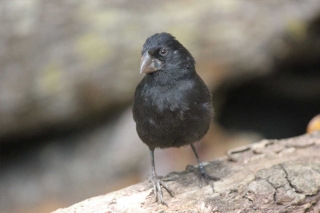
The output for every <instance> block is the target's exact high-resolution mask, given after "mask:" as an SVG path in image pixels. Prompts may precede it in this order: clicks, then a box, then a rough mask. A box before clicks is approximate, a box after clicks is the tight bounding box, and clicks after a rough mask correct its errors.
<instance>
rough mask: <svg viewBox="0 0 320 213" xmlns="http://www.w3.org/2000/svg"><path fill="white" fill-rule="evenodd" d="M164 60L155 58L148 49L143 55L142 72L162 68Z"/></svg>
mask: <svg viewBox="0 0 320 213" xmlns="http://www.w3.org/2000/svg"><path fill="white" fill-rule="evenodd" d="M161 67H162V62H161V61H160V60H158V59H155V58H153V57H152V56H151V55H150V54H149V52H148V51H146V52H145V53H144V54H143V56H142V57H141V64H140V73H150V72H155V71H158V70H159V69H161Z"/></svg>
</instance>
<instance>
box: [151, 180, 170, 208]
mask: <svg viewBox="0 0 320 213" xmlns="http://www.w3.org/2000/svg"><path fill="white" fill-rule="evenodd" d="M150 182H151V183H152V185H153V193H154V195H155V196H156V202H159V199H160V203H162V204H163V205H166V206H168V204H167V203H166V201H165V200H164V199H163V193H162V189H161V186H162V187H163V188H165V189H166V190H167V192H168V193H169V194H170V196H171V197H174V193H173V191H171V189H170V188H169V187H168V186H167V185H166V184H165V183H164V182H163V181H162V180H160V179H159V178H158V177H157V176H151V177H150Z"/></svg>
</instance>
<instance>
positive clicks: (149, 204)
mask: <svg viewBox="0 0 320 213" xmlns="http://www.w3.org/2000/svg"><path fill="white" fill-rule="evenodd" d="M319 153H320V132H314V133H311V134H306V135H302V136H299V137H294V138H289V139H283V140H263V141H260V142H258V143H255V144H252V145H250V146H247V147H241V148H238V149H235V150H230V151H228V153H227V156H225V157H222V158H220V159H216V160H213V161H212V162H209V163H208V164H206V166H205V168H206V170H207V172H208V173H210V174H211V175H213V176H216V177H219V178H221V181H216V182H215V183H214V186H215V187H214V188H215V189H214V192H213V191H212V188H211V187H210V186H209V185H208V186H203V187H202V188H199V186H198V184H197V179H196V176H195V174H194V173H192V172H188V171H183V172H173V173H170V174H169V175H168V176H167V177H165V179H170V181H168V182H167V185H168V186H169V187H170V188H171V189H172V190H173V191H174V192H175V196H174V197H170V195H169V194H168V193H167V192H166V191H165V189H163V192H164V198H165V200H166V201H167V203H168V207H167V206H165V205H162V204H159V203H156V202H155V197H154V195H153V189H152V188H151V185H150V183H149V182H148V181H144V182H142V183H138V184H136V185H133V186H129V187H127V188H125V189H121V190H119V191H115V192H111V193H109V194H106V195H101V196H98V197H94V198H90V199H87V200H85V201H82V202H80V203H77V204H74V205H73V206H71V207H68V208H64V209H58V210H56V211H55V213H71V212H72V213H75V212H94V213H106V212H217V213H218V212H219V213H220V212H221V213H222V212H239V213H240V212H262V213H264V212H268V213H269V212H309V213H311V212H320V154H319Z"/></svg>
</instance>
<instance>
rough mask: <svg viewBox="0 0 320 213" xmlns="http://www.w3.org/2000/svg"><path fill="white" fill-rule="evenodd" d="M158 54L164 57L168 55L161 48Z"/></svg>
mask: <svg viewBox="0 0 320 213" xmlns="http://www.w3.org/2000/svg"><path fill="white" fill-rule="evenodd" d="M159 53H160V55H162V56H166V55H167V53H168V51H167V50H166V49H164V48H163V49H160V51H159Z"/></svg>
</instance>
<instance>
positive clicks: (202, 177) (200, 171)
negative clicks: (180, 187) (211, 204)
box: [186, 165, 220, 191]
mask: <svg viewBox="0 0 320 213" xmlns="http://www.w3.org/2000/svg"><path fill="white" fill-rule="evenodd" d="M186 170H187V171H192V172H194V173H196V175H197V177H198V184H199V187H200V188H201V187H202V182H203V181H204V182H205V183H206V185H211V188H212V190H213V191H214V186H213V182H214V181H218V180H220V178H218V177H214V176H211V175H209V174H208V173H207V172H206V170H205V169H204V167H203V166H202V165H199V168H195V167H194V166H191V165H188V166H187V168H186Z"/></svg>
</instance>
